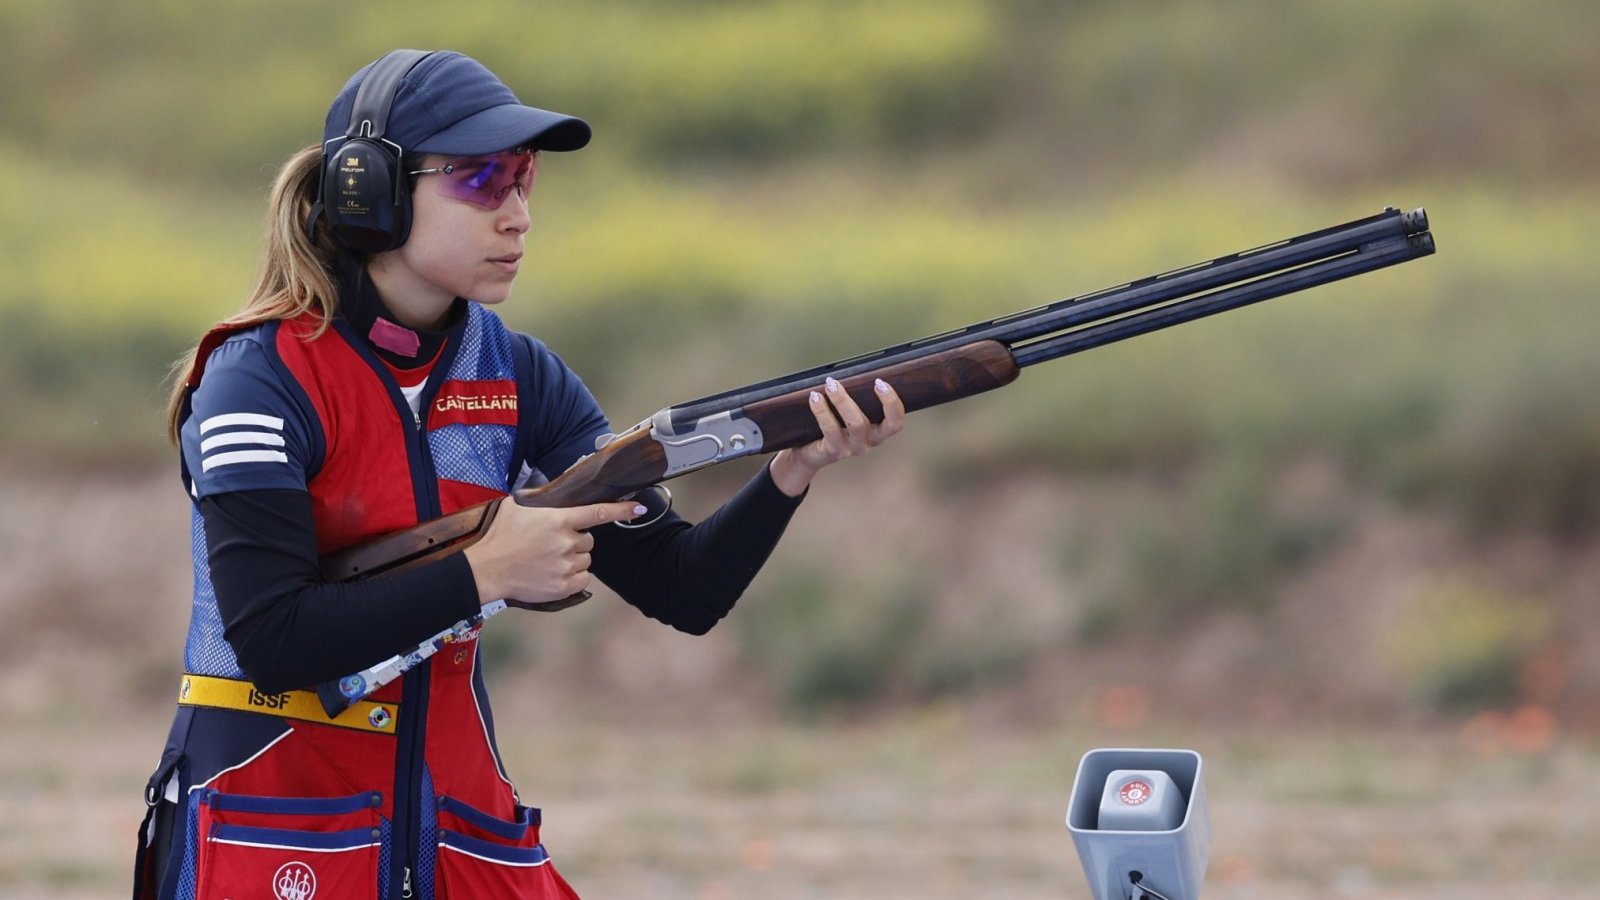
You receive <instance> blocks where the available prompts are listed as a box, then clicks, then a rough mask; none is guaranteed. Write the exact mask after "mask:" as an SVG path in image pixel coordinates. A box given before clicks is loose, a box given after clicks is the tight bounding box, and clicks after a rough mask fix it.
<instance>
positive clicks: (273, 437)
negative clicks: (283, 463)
mask: <svg viewBox="0 0 1600 900" xmlns="http://www.w3.org/2000/svg"><path fill="white" fill-rule="evenodd" d="M231 444H261V445H263V446H266V447H282V446H283V436H282V435H278V434H272V433H271V432H267V431H230V432H228V433H226V434H214V435H212V436H211V437H208V438H206V439H205V440H203V441H201V442H200V452H201V453H210V452H211V450H212V448H214V447H227V446H229V445H231Z"/></svg>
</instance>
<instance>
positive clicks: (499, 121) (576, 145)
mask: <svg viewBox="0 0 1600 900" xmlns="http://www.w3.org/2000/svg"><path fill="white" fill-rule="evenodd" d="M588 143H589V123H588V122H585V121H584V120H582V119H579V118H575V117H573V116H566V115H562V114H561V113H556V112H551V111H549V110H547V109H537V108H535V107H532V106H520V105H513V104H507V105H505V106H493V107H490V108H489V109H485V110H482V111H481V112H477V113H473V114H472V115H470V116H467V117H466V118H465V119H462V120H461V121H459V122H456V123H455V124H454V125H451V126H450V127H449V128H446V129H445V130H443V131H441V132H439V133H438V134H435V135H433V136H431V137H429V138H427V139H425V140H422V141H419V142H418V143H417V145H416V146H415V147H409V148H407V149H412V150H419V151H421V152H423V153H448V154H451V155H463V156H472V155H477V154H480V153H498V152H500V151H501V150H507V149H510V148H512V147H522V146H529V147H534V148H536V149H539V150H578V149H581V148H582V147H583V146H584V145H585V144H588Z"/></svg>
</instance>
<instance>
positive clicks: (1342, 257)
mask: <svg viewBox="0 0 1600 900" xmlns="http://www.w3.org/2000/svg"><path fill="white" fill-rule="evenodd" d="M1433 252H1434V242H1433V235H1432V233H1431V232H1430V231H1429V228H1428V215H1427V212H1426V211H1425V210H1423V209H1416V210H1413V211H1411V212H1407V213H1402V212H1400V211H1398V210H1396V209H1394V208H1393V207H1389V208H1386V209H1384V210H1383V211H1382V212H1380V213H1378V214H1377V215H1375V216H1370V217H1368V218H1365V219H1359V220H1356V221H1354V222H1348V223H1345V224H1343V225H1335V226H1333V227H1330V228H1324V229H1322V230H1320V231H1314V232H1311V233H1309V234H1303V235H1300V236H1299V237H1293V238H1288V239H1285V240H1281V241H1277V242H1275V243H1272V244H1267V245H1265V246H1262V247H1257V248H1255V249H1252V250H1244V251H1241V252H1239V253H1233V254H1230V255H1228V256H1223V257H1219V258H1217V259H1214V260H1211V261H1209V262H1203V263H1198V264H1196V265H1192V266H1186V267H1184V268H1181V269H1175V270H1173V271H1170V272H1165V273H1162V274H1160V275H1152V276H1149V277H1146V278H1142V279H1140V280H1138V281H1131V282H1128V283H1126V284H1122V285H1118V286H1116V287H1111V288H1106V289H1104V290H1100V291H1095V292H1094V293H1090V294H1084V295H1081V296H1078V297H1071V298H1068V299H1065V300H1059V301H1056V302H1054V303H1050V304H1048V305H1045V306H1040V307H1036V308H1034V309H1029V310H1024V311H1022V312H1016V313H1011V314H1009V315H1005V316H1001V317H1000V318H997V319H991V320H989V321H986V322H978V323H975V324H972V325H968V326H966V327H964V328H958V329H955V330H953V331H947V332H943V333H941V334H936V335H933V336H931V337H926V338H922V339H920V340H916V341H911V342H909V343H905V344H899V345H896V346H893V347H887V348H884V349H882V350H876V351H873V352H871V353H866V354H863V355H860V356H855V357H850V358H848V359H844V360H840V361H839V362H835V363H830V364H828V365H824V366H817V367H816V368H812V369H807V370H805V371H802V372H796V373H793V374H790V375H784V376H782V377H779V378H773V379H770V380H768V381H763V382H759V383H757V384H752V385H747V386H745V387H741V388H737V389H735V390H731V391H726V392H723V393H720V394H714V395H712V396H709V397H703V398H700V399H698V400H693V401H690V402H688V403H682V404H679V405H676V406H670V407H667V408H666V409H663V410H661V411H660V412H657V413H656V414H655V415H653V416H651V417H650V418H648V419H645V420H644V421H642V422H640V423H639V424H637V425H635V426H633V427H632V428H629V429H627V430H626V431H623V432H621V433H620V434H615V435H606V436H604V437H602V438H600V439H599V440H598V441H597V446H596V448H595V452H594V453H592V454H589V455H588V456H585V457H583V458H581V459H579V460H578V461H577V462H576V463H574V464H573V465H572V467H571V468H569V469H568V470H567V471H565V472H563V473H562V474H561V475H560V476H559V477H557V478H556V479H554V480H553V481H550V482H549V483H547V484H543V485H540V486H538V487H532V488H525V489H521V490H518V491H515V492H514V493H512V494H510V495H509V497H510V499H511V500H513V501H515V502H516V503H519V504H522V505H524V506H542V507H556V506H559V507H566V506H581V505H585V504H589V503H599V502H604V501H610V500H620V499H625V498H629V497H632V496H634V495H635V494H637V493H639V492H640V491H643V490H646V489H649V488H652V487H654V486H656V485H658V484H660V483H661V482H662V481H665V480H667V479H671V478H676V477H678V476H679V475H683V474H686V473H688V472H693V471H696V470H698V469H703V468H706V467H708V466H714V465H717V464H719V463H724V462H727V461H729V460H732V459H738V458H740V457H744V456H750V455H752V454H757V453H775V452H777V451H779V450H783V449H785V448H788V447H796V446H800V445H802V444H805V443H809V442H810V441H813V440H816V439H817V438H818V437H820V436H821V432H820V431H819V430H818V429H817V425H816V420H815V419H814V418H813V416H812V414H811V410H810V404H809V397H810V394H811V392H812V391H813V390H815V389H817V388H818V387H819V386H821V385H822V383H823V381H824V380H825V379H827V378H834V379H836V380H838V381H839V382H840V383H841V385H842V386H843V387H844V389H845V390H847V391H848V392H849V393H850V396H851V397H852V398H854V399H855V401H856V403H857V404H859V405H860V407H861V410H862V412H864V413H865V414H866V415H867V417H868V418H869V419H871V420H872V421H874V422H876V421H881V420H882V418H883V407H882V405H881V403H880V402H879V400H878V397H877V394H876V393H875V392H874V391H873V389H872V384H873V382H874V381H875V380H876V379H879V378H881V379H883V380H884V381H887V382H889V383H890V384H892V385H893V386H894V389H895V391H896V392H897V393H898V394H899V395H900V398H901V400H902V401H904V403H905V408H906V411H907V412H912V411H915V410H918V409H926V408H927V407H930V406H937V405H939V404H942V403H948V402H950V401H952V400H957V399H960V398H962V397H967V396H971V395H973V394H979V393H982V392H984V391H989V390H993V389H995V388H998V387H1003V386H1004V385H1007V384H1009V383H1011V382H1012V381H1014V380H1015V379H1016V378H1017V376H1018V374H1020V372H1021V370H1022V369H1023V368H1025V367H1027V366H1031V365H1034V364H1035V363H1041V362H1045V361H1047V360H1052V359H1057V358H1059V357H1062V356H1067V355H1070V354H1073V353H1079V352H1082V351H1084V350H1089V349H1093V348H1095V347H1100V346H1104V345H1106V344H1110V343H1114V342H1116V341H1121V340H1125V339H1127V338H1130V337H1134V336H1136V335H1141V334H1147V333H1149V332H1152V331H1158V330H1160V329H1163V328H1168V327H1170V326H1173V325H1179V324H1182V323H1184V322H1192V321H1194V320H1195V319H1200V318H1204V317H1205V316H1210V315H1214V314H1216V313H1220V312H1225V311H1227V310H1230V309H1237V308H1239V307H1241V306H1247V305H1249V304H1252V303H1259V302H1261V301H1262V300H1268V299H1271V298H1273V297H1281V296H1283V295H1285V294H1290V293H1294V292H1296V291H1303V290H1305V289H1307V288H1311V287H1316V286H1317V285H1321V284H1327V283H1329V282H1333V281H1338V280H1341V279H1344V278H1349V277H1351V276H1354V275H1359V274H1361V273H1363V272H1370V271H1373V270H1375V269H1381V268H1385V267H1388V266H1392V265H1396V264H1399V263H1402V262H1406V261H1409V260H1413V259H1417V258H1419V257H1423V256H1428V255H1430V254H1432V253H1433ZM505 499H506V498H499V499H496V500H491V501H489V502H488V503H485V504H482V505H479V506H474V507H470V508H467V509H462V510H459V511H457V512H454V513H451V514H450V515H447V516H443V517H441V518H438V519H434V520H431V521H429V522H425V523H423V524H421V525H418V526H416V527H415V528H411V529H407V530H405V531H401V532H396V533H394V534H390V535H386V536H383V537H379V538H376V539H374V540H372V541H369V542H366V543H363V544H359V545H356V546H353V547H350V548H346V549H344V550H340V551H336V552H334V553H331V554H329V555H328V556H326V557H324V558H323V560H322V573H323V577H325V578H326V579H328V580H330V581H344V580H350V579H357V578H367V577H371V576H374V575H378V574H382V573H384V572H390V571H395V570H397V569H401V568H405V567H408V566H414V565H420V564H422V563H426V562H428V561H430V560H434V559H438V558H440V557H442V556H445V555H447V554H450V553H457V552H460V551H461V550H464V549H466V548H467V547H469V546H471V545H472V544H473V543H475V542H476V541H477V540H479V539H480V538H481V537H483V535H484V534H485V533H486V532H487V531H488V529H489V525H490V524H491V523H492V522H493V521H494V516H495V512H496V510H498V509H499V506H500V504H501V503H502V502H503V501H504V500H505ZM585 599H588V593H587V592H583V593H580V594H574V595H573V596H571V597H566V598H563V599H561V600H553V601H547V602H543V603H523V602H518V601H495V602H494V603H490V604H487V605H485V606H484V607H483V611H482V613H480V614H479V615H477V616H473V617H472V618H471V619H468V620H466V621H463V622H460V623H457V624H456V625H455V626H454V627H452V628H451V629H448V630H446V631H444V632H441V633H440V634H438V635H436V636H435V637H433V638H431V639H429V640H428V641H425V642H423V643H422V644H420V645H419V646H418V647H417V649H416V650H414V651H412V652H410V653H407V654H402V655H399V656H395V657H393V658H391V659H389V660H386V661H384V662H382V663H380V664H378V665H377V666H373V667H371V668H369V669H367V670H365V671H363V672H360V673H357V674H355V675H350V676H346V677H345V678H342V679H339V680H338V681H337V682H328V683H326V684H324V685H321V686H319V687H318V695H319V696H320V697H321V699H322V702H323V705H324V707H326V708H327V710H328V714H329V715H330V716H333V715H337V714H338V713H339V712H342V711H343V710H344V709H346V708H348V706H349V705H350V704H352V703H354V702H355V701H356V700H359V699H362V698H363V697H365V696H367V695H368V694H370V693H371V692H372V691H375V690H377V688H379V687H381V686H382V685H383V684H386V683H388V682H389V681H392V680H393V679H394V678H396V677H398V676H399V675H401V674H403V673H404V672H405V671H406V670H408V669H410V668H412V667H414V666H415V665H417V664H419V663H420V662H421V661H422V660H424V659H426V658H428V657H429V656H431V655H433V653H435V652H437V651H438V649H439V648H440V647H442V646H444V645H446V644H449V643H453V642H455V641H459V640H463V639H465V638H467V637H469V636H471V635H472V634H474V633H475V631H476V628H477V627H478V626H479V625H480V624H481V623H482V621H483V620H484V619H487V618H489V617H490V616H493V615H495V614H497V613H499V612H500V611H501V610H503V609H505V608H506V606H507V605H513V606H518V607H522V608H525V609H537V610H542V611H553V610H558V609H565V608H567V607H569V606H572V605H575V604H577V603H581V602H582V601H583V600H585Z"/></svg>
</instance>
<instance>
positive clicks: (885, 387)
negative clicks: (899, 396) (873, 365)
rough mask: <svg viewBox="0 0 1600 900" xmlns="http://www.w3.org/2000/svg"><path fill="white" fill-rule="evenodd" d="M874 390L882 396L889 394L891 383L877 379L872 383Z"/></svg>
mask: <svg viewBox="0 0 1600 900" xmlns="http://www.w3.org/2000/svg"><path fill="white" fill-rule="evenodd" d="M872 389H873V390H875V391H877V392H878V393H880V394H887V393H889V382H887V381H884V380H883V379H882V378H878V379H875V380H874V381H873V382H872Z"/></svg>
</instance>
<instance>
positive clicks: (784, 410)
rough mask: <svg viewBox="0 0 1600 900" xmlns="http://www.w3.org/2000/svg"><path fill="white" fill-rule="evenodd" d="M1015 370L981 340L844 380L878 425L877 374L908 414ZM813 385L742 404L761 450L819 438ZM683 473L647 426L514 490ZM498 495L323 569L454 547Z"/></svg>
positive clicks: (332, 577)
mask: <svg viewBox="0 0 1600 900" xmlns="http://www.w3.org/2000/svg"><path fill="white" fill-rule="evenodd" d="M1018 372H1019V369H1018V368H1017V364H1016V361H1015V360H1013V359H1012V357H1011V353H1010V351H1009V350H1007V349H1006V348H1005V346H1004V345H1003V344H1000V343H999V342H997V341H978V342H976V343H973V344H969V345H967V346H965V347H957V348H954V349H951V350H946V351H943V352H940V353H935V354H932V355H930V356H926V357H923V358H921V359H916V360H911V361H908V362H902V363H899V364H896V365H891V366H885V367H884V368H882V369H876V370H873V371H871V372H867V373H863V374H859V375H855V376H852V377H849V378H847V379H844V380H843V381H841V382H840V384H841V385H842V386H843V387H844V388H845V390H847V391H849V393H850V396H851V397H852V398H854V399H855V401H856V403H858V404H859V405H860V406H861V410H862V412H864V413H866V415H867V417H868V418H869V419H871V420H872V421H874V422H880V421H882V420H883V405H882V403H881V402H880V401H879V399H878V395H877V392H876V391H874V390H873V382H874V381H875V380H877V379H879V378H882V379H883V380H884V381H887V382H889V383H890V384H892V385H894V387H895V391H896V392H897V393H899V395H900V398H901V400H902V401H903V402H904V403H905V406H906V410H907V411H908V412H909V411H912V410H917V409H924V408H926V407H929V406H937V405H939V404H941V403H948V402H950V401H951V400H956V399H959V398H961V397H966V396H970V395H972V394H976V393H980V392H982V391H987V390H992V389H993V388H997V387H1001V386H1002V385H1005V384H1009V383H1010V382H1011V381H1013V380H1015V379H1016V377H1017V374H1018ZM818 386H820V382H818V384H809V385H806V386H804V387H799V388H796V389H795V390H794V391H791V392H790V393H788V394H784V395H782V396H778V397H773V398H770V399H767V400H762V401H759V402H756V403H753V404H751V405H750V406H748V407H745V408H744V415H745V416H746V417H747V418H748V419H749V420H750V421H752V422H754V423H755V424H756V425H757V426H758V427H759V428H760V430H761V434H762V437H763V440H762V444H761V449H760V452H762V453H773V452H776V451H778V450H783V449H786V448H789V447H798V446H800V445H802V444H806V443H809V442H811V441H814V440H816V439H817V438H819V437H821V436H822V432H821V431H820V430H819V429H818V428H817V422H816V419H815V418H814V417H813V416H812V414H811V405H810V400H809V398H810V394H811V391H812V390H814V389H816V388H817V387H818ZM741 455H748V454H729V455H727V456H724V457H721V458H719V459H716V460H714V461H712V462H711V463H710V464H712V465H714V464H716V463H720V462H725V461H727V460H729V459H734V458H737V456H741ZM697 468H703V467H697ZM685 471H693V470H685ZM681 474H684V472H676V473H672V474H667V457H666V451H665V449H664V448H663V446H662V444H661V442H659V441H657V440H656V439H655V437H654V429H653V428H652V427H651V426H650V425H649V424H648V423H645V424H641V425H640V427H637V428H634V429H631V430H629V431H628V432H626V433H624V434H622V435H619V436H618V437H617V438H616V439H614V440H612V441H611V442H610V443H608V444H606V445H605V446H603V447H601V448H600V449H599V450H596V451H595V452H594V453H592V454H590V455H588V456H585V457H583V458H582V459H580V460H578V461H577V462H576V463H574V464H573V465H572V467H571V468H570V469H568V470H567V471H565V472H563V473H561V475H560V476H559V477H558V478H556V479H555V480H554V481H551V482H549V483H548V484H543V485H539V486H538V487H532V488H523V489H521V490H518V491H516V492H514V493H512V494H511V495H510V497H511V499H512V500H515V501H516V502H517V503H519V504H521V505H523V506H539V507H568V506H583V505H585V504H588V503H603V502H606V501H609V500H620V499H623V498H625V497H631V496H633V495H634V494H636V493H638V492H639V491H641V490H644V489H646V488H648V487H650V486H651V485H654V484H658V483H660V482H661V481H663V480H665V479H667V478H673V477H677V475H681ZM503 500H504V498H500V499H496V500H491V501H489V502H488V503H482V504H479V505H477V506H472V507H468V508H466V509H462V510H457V511H456V512H453V513H450V514H449V515H446V516H441V517H440V518H437V519H433V520H431V521H428V522H424V523H422V524H421V525H418V526H416V527H414V528H408V529H406V530H405V531H398V532H395V533H393V534H388V535H384V536H383V537H379V538H375V539H373V540H371V541H367V542H365V543H362V544H357V545H355V546H353V547H347V548H345V549H343V550H337V551H334V552H333V553H330V554H328V555H327V556H325V557H323V559H322V576H323V578H325V579H327V580H329V581H350V580H354V579H360V578H371V577H373V576H375V575H381V574H383V573H385V572H395V571H400V570H402V569H406V568H410V567H412V566H419V565H423V564H424V563H428V562H432V561H433V560H436V559H440V558H443V557H445V556H448V555H450V554H452V553H459V552H461V551H462V550H465V549H467V548H468V547H470V546H472V545H473V544H474V543H477V542H478V541H479V540H480V539H481V538H482V537H483V536H484V535H485V534H487V533H488V531H489V526H490V525H492V524H493V523H494V517H495V513H496V511H497V510H499V508H500V504H501V502H503ZM557 602H558V603H559V602H563V601H557ZM567 605H571V604H570V603H569V604H567ZM532 608H548V607H539V606H535V607H532Z"/></svg>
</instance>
